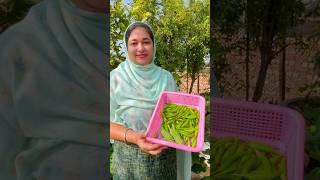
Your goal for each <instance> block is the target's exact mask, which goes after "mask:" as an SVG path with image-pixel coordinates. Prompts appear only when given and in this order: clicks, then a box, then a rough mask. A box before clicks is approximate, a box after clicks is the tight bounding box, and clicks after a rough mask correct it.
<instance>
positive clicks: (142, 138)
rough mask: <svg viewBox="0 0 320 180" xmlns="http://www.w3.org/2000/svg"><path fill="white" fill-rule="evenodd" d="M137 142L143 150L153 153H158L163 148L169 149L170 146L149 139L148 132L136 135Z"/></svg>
mask: <svg viewBox="0 0 320 180" xmlns="http://www.w3.org/2000/svg"><path fill="white" fill-rule="evenodd" d="M136 138H137V139H136V144H137V145H138V146H139V147H140V149H141V150H142V151H144V152H145V153H148V154H151V155H158V154H160V153H161V152H162V151H163V150H165V149H167V148H168V147H166V146H163V145H160V144H153V143H150V142H148V141H147V139H146V134H141V133H137V135H136Z"/></svg>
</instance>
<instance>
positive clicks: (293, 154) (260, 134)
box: [211, 97, 304, 180]
mask: <svg viewBox="0 0 320 180" xmlns="http://www.w3.org/2000/svg"><path fill="white" fill-rule="evenodd" d="M211 136H214V137H227V136H236V137H239V138H240V139H242V140H247V141H249V140H252V141H257V142H262V143H266V144H268V145H271V146H272V147H274V148H275V149H278V150H279V151H280V152H282V153H283V154H284V155H285V156H286V158H287V175H288V176H287V177H288V179H289V180H302V179H303V175H304V119H303V117H302V115H301V114H299V113H298V112H296V111H294V110H292V109H289V108H285V107H282V106H277V105H269V104H261V103H254V102H242V101H234V100H225V99H221V98H214V97H213V98H211ZM213 146H214V145H213Z"/></svg>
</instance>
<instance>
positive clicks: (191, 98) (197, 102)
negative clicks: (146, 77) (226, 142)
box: [147, 91, 205, 152]
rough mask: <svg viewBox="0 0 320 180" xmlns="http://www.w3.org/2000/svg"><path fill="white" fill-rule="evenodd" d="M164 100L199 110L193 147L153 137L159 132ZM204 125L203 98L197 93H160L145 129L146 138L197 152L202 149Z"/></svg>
mask: <svg viewBox="0 0 320 180" xmlns="http://www.w3.org/2000/svg"><path fill="white" fill-rule="evenodd" d="M166 102H171V103H175V104H180V105H187V106H191V107H194V108H196V109H197V110H198V111H199V112H200V119H199V124H198V126H199V130H198V137H197V145H196V146H195V147H190V146H186V145H182V144H176V143H173V142H169V141H165V140H163V139H162V137H161V136H158V137H154V135H157V134H160V133H159V131H160V127H161V123H162V118H161V110H162V109H163V107H164V105H165V103H166ZM204 127H205V99H204V98H203V97H202V96H199V95H193V94H186V93H178V92H167V91H164V92H162V93H161V95H160V98H159V100H158V102H157V105H156V107H155V110H154V111H153V114H152V117H151V120H150V122H149V126H148V129H147V140H148V141H150V142H152V143H157V144H162V145H165V146H168V147H173V148H176V149H180V150H184V151H191V152H199V151H201V150H202V147H203V142H204V129H205V128H204Z"/></svg>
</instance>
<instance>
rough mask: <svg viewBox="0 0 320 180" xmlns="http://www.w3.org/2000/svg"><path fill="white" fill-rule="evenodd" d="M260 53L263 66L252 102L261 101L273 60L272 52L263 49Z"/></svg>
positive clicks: (261, 65)
mask: <svg viewBox="0 0 320 180" xmlns="http://www.w3.org/2000/svg"><path fill="white" fill-rule="evenodd" d="M260 51H261V52H260V54H261V64H260V69H259V74H258V79H257V81H256V87H255V90H254V94H253V98H252V100H253V101H255V102H257V101H259V100H260V98H261V96H262V92H263V88H264V84H265V80H266V77H267V71H268V67H269V64H270V62H271V60H272V56H271V51H269V50H268V49H261V50H260Z"/></svg>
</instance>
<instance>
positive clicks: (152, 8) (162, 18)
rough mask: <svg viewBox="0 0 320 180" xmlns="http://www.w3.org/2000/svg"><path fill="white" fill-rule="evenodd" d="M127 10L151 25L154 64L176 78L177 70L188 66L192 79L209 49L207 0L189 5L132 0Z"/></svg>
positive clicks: (195, 76)
mask: <svg viewBox="0 0 320 180" xmlns="http://www.w3.org/2000/svg"><path fill="white" fill-rule="evenodd" d="M130 14H131V17H132V18H133V20H139V21H141V20H144V21H146V22H148V23H149V24H150V25H151V26H152V27H153V29H154V32H155V37H156V41H157V52H156V60H155V62H156V64H157V65H159V66H161V67H163V68H164V69H166V70H168V71H170V72H171V73H172V74H173V76H174V77H175V79H176V80H177V81H178V82H179V80H180V78H181V76H180V75H179V74H181V73H179V72H184V71H185V70H187V72H188V73H189V74H190V77H191V78H192V81H193V82H194V81H195V80H196V78H197V74H198V73H199V72H200V70H202V69H203V67H204V59H203V58H204V57H205V55H207V54H208V53H209V48H208V46H209V30H210V22H209V21H210V19H209V0H201V1H194V2H192V3H191V4H190V6H188V7H187V6H184V4H183V1H181V0H170V1H169V0H162V1H156V0H152V1H143V0H135V1H134V2H133V6H132V9H131V10H130ZM186 65H187V69H186Z"/></svg>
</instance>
